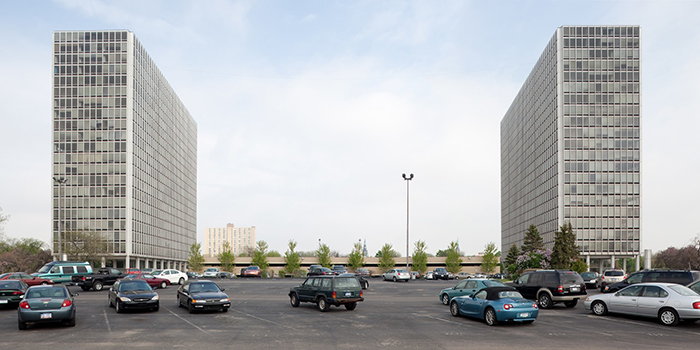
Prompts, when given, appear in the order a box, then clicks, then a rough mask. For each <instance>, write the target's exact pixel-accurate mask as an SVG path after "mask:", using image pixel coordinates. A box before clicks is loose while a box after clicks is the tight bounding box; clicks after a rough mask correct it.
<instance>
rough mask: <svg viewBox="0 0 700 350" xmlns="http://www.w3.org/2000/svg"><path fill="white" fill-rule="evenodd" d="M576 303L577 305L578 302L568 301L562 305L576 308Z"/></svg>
mask: <svg viewBox="0 0 700 350" xmlns="http://www.w3.org/2000/svg"><path fill="white" fill-rule="evenodd" d="M577 303H578V300H569V301H565V302H564V305H566V307H574V306H576V304H577Z"/></svg>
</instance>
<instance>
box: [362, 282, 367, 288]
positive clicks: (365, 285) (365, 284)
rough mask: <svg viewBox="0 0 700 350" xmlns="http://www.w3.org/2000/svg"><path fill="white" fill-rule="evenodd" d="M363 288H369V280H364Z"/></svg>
mask: <svg viewBox="0 0 700 350" xmlns="http://www.w3.org/2000/svg"><path fill="white" fill-rule="evenodd" d="M362 289H369V281H364V282H362Z"/></svg>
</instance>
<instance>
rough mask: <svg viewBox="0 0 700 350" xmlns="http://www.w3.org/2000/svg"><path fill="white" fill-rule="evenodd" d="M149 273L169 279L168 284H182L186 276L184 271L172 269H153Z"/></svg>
mask: <svg viewBox="0 0 700 350" xmlns="http://www.w3.org/2000/svg"><path fill="white" fill-rule="evenodd" d="M151 275H153V276H155V277H158V278H165V279H166V280H168V281H170V284H176V283H177V284H183V283H185V281H187V278H188V277H187V274H186V273H184V272H182V271H179V270H174V269H166V270H155V271H153V273H151Z"/></svg>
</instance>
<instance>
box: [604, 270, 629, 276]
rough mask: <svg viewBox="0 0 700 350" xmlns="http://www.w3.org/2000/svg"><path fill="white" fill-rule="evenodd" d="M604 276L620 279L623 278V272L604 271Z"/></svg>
mask: <svg viewBox="0 0 700 350" xmlns="http://www.w3.org/2000/svg"><path fill="white" fill-rule="evenodd" d="M605 275H606V276H615V277H620V276H624V275H625V273H624V272H623V271H620V270H612V271H605Z"/></svg>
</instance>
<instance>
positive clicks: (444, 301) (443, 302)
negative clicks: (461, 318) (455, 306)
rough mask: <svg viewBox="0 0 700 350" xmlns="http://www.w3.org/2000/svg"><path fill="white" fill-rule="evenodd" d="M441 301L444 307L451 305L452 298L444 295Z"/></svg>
mask: <svg viewBox="0 0 700 350" xmlns="http://www.w3.org/2000/svg"><path fill="white" fill-rule="evenodd" d="M440 299H441V300H442V305H449V304H450V296H449V295H447V294H443V295H442V297H441V298H440Z"/></svg>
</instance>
